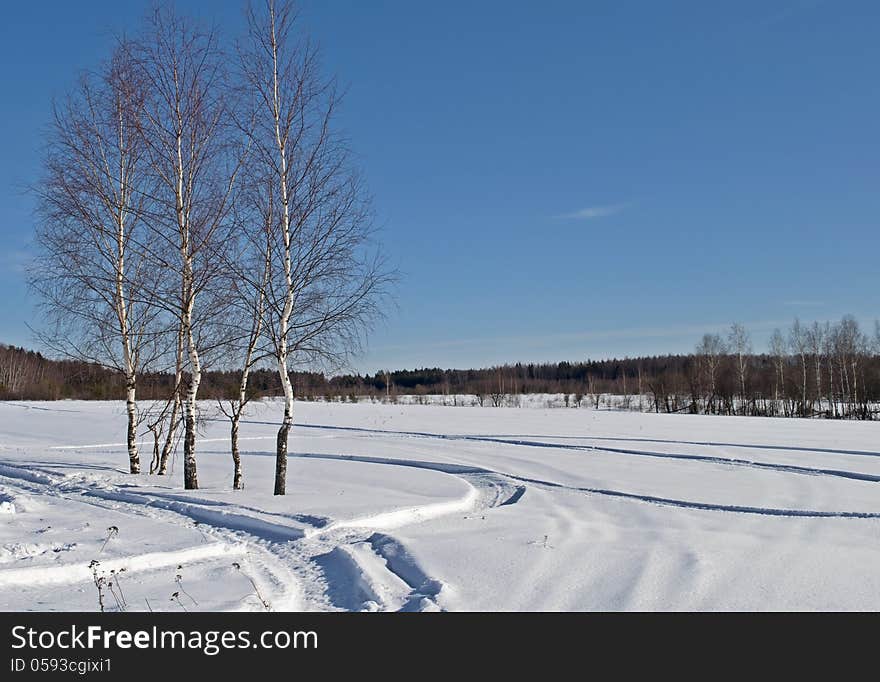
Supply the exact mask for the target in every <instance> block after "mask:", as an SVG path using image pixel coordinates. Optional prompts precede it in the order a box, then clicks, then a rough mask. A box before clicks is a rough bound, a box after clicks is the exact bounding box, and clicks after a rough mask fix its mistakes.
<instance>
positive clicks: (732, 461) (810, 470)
mask: <svg viewBox="0 0 880 682" xmlns="http://www.w3.org/2000/svg"><path fill="white" fill-rule="evenodd" d="M297 426H300V427H304V428H314V429H339V430H344V431H365V432H369V433H374V432H375V433H388V434H391V435H396V436H408V437H412V438H436V439H439V440H451V441H472V442H478V443H496V444H500V445H514V446H521V447H531V448H548V449H552V450H575V451H585V452H608V453H612V454H619V455H631V456H634V457H653V458H657V459H674V460H687V461H695V462H701V463H705V464H722V465H728V466H738V467H746V468H751V469H763V470H765V471H777V472H781V473H788V474H798V475H807V476H831V477H834V478H845V479H850V480H856V481H865V482H868V483H877V482H880V475H877V474H867V473H863V472H860V471H848V470H845V469H826V468H817V467H806V466H799V465H796V464H774V463H772V462H756V461H754V460H749V459H738V458H733V457H718V456H712V455H692V454H685V453H675V452H655V451H653V450H632V449H628V448H613V447H608V446H603V445H569V444H566V443H548V442H546V441H538V440H522V439H508V438H500V437H496V436H478V435H446V434H442V433H427V432H420V431H383V430H381V429H367V428H364V427H346V426H319V425H308V424H297ZM584 440H591V439H590V438H589V437H584ZM603 440H604V439H603ZM609 440H612V439H609ZM670 442H677V441H670ZM681 443H682V444H694V445H706V446H708V445H711V444H710V443H696V442H694V443H691V442H690V441H681ZM739 447H752V446H739ZM766 447H767V449H777V448H776V446H766ZM778 449H782V450H809V451H812V450H815V451H819V452H833V453H835V454H860V455H880V453H870V452H867V451H843V450H822V449H821V448H797V447H793V448H782V447H779V448H778Z"/></svg>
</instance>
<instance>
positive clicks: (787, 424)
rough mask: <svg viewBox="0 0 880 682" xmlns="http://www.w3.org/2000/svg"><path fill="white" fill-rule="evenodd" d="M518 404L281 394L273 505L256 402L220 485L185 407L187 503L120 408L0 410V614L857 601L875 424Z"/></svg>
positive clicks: (873, 472) (874, 557)
mask: <svg viewBox="0 0 880 682" xmlns="http://www.w3.org/2000/svg"><path fill="white" fill-rule="evenodd" d="M402 402H405V401H402ZM539 404H542V403H534V401H532V403H530V406H529V407H522V408H515V407H502V408H491V407H483V408H480V407H470V406H469V407H443V406H439V405H418V404H398V405H385V404H379V403H370V402H361V403H360V404H340V403H322V402H316V403H308V402H303V403H297V405H296V412H295V415H294V416H295V421H296V426H295V428H294V429H293V431H292V432H291V459H290V462H289V468H288V494H287V495H286V496H284V497H275V496H273V495H272V494H271V493H272V481H273V476H274V440H275V432H276V429H277V426H276V424H277V422H278V418H279V416H280V405H279V404H278V403H273V402H265V403H259V404H255V405H253V406H252V409H250V411H249V413H248V414H247V415H246V423H244V424H242V430H241V437H242V440H241V448H242V457H243V466H244V475H245V490H243V491H232V490H231V474H232V463H231V457H230V455H229V448H228V440H227V434H228V431H229V424H228V421H225V420H224V419H223V418H222V417H220V418H218V417H217V415H216V413H215V412H214V411H213V409H214V408H213V407H212V405H210V404H208V403H205V404H204V405H202V406H201V409H202V413H203V416H204V417H205V419H204V420H203V429H202V431H203V433H201V434H200V438H199V441H198V446H197V449H198V455H197V457H198V463H199V480H200V484H201V486H202V488H201V489H200V490H196V491H184V490H183V489H182V466H181V464H182V461H181V458H180V457H179V456H178V458H177V461H176V462H175V463H174V470H173V473H172V475H170V476H167V477H159V476H149V475H146V474H142V475H139V476H131V475H129V474H127V473H126V469H127V455H126V451H125V446H124V443H123V442H122V441H123V434H124V427H125V418H124V404H123V403H114V402H75V401H64V402H57V403H2V404H0V609H4V610H12V611H19V610H95V609H96V608H98V598H97V595H98V593H97V589H96V586H95V584H94V579H95V578H96V577H99V578H100V577H104V578H105V580H106V581H108V582H110V583H112V587H113V590H112V592H111V590H110V589H109V588H108V587H105V588H104V601H105V606H106V607H107V609H108V610H116V609H119V608H125V609H126V610H147V609H151V610H154V611H164V610H178V611H179V610H182V609H186V610H188V611H191V610H237V609H242V610H262V609H264V608H267V606H268V608H271V609H272V610H340V609H341V610H363V611H377V610H417V611H431V610H593V609H602V610H631V609H633V610H738V609H747V610H766V609H772V610H791V609H796V610H813V609H817V610H839V609H843V610H878V609H880V543H878V540H880V495H878V491H880V488H878V483H880V451H877V449H876V445H875V443H876V442H877V436H878V433H880V426H878V425H877V424H875V423H862V422H830V421H811V420H798V419H791V420H788V419H769V418H744V417H707V416H691V415H663V414H639V413H634V412H616V411H605V410H593V409H585V408H580V409H565V408H561V407H559V408H555V409H546V408H542V407H539V406H538V405H539ZM149 451H150V445H149V444H147V443H144V449H143V451H142V456H144V457H147V456H148V455H149ZM113 527H115V528H117V529H118V532H113V531H112V530H110V529H111V528H113ZM93 562H97V564H95V563H93ZM174 593H177V595H178V597H177V598H174V597H173V596H172V595H173V594H174Z"/></svg>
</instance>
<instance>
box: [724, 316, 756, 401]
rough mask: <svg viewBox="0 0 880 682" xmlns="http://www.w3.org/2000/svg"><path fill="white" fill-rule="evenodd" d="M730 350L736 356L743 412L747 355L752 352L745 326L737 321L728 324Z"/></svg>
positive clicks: (745, 397)
mask: <svg viewBox="0 0 880 682" xmlns="http://www.w3.org/2000/svg"><path fill="white" fill-rule="evenodd" d="M728 342H729V343H730V350H731V351H732V352H733V354H734V355H735V356H736V370H737V377H738V379H739V388H740V398H741V400H742V411H743V414H745V412H746V401H747V391H746V381H747V380H748V371H749V356H750V355H751V353H752V341H751V338H750V337H749V333H748V331H746V328H745V327H744V326H743V325H741V324H740V323H739V322H734V323H733V324H732V325H731V326H730V333H729V335H728Z"/></svg>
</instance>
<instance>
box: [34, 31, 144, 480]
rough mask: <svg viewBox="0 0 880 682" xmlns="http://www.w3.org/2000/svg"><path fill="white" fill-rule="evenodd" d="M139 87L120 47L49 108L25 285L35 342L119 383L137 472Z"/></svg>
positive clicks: (141, 209) (140, 343)
mask: <svg viewBox="0 0 880 682" xmlns="http://www.w3.org/2000/svg"><path fill="white" fill-rule="evenodd" d="M144 98H145V84H144V82H143V80H142V79H141V78H140V77H139V74H138V73H137V70H136V68H135V64H134V61H133V59H132V53H131V49H130V45H129V44H127V43H124V42H123V43H120V44H119V45H118V46H117V48H116V50H115V52H114V54H113V56H112V57H111V59H110V60H109V62H108V63H107V64H105V65H104V66H103V67H102V68H101V69H100V70H99V71H98V72H97V73H94V74H87V75H84V76H83V77H82V78H81V79H80V82H79V86H78V88H77V89H76V91H75V92H74V93H73V94H72V95H71V96H70V97H68V98H67V99H66V100H65V101H63V102H62V103H60V104H58V105H56V106H55V108H54V115H53V118H52V123H51V131H50V136H49V143H48V146H47V152H46V157H45V162H44V167H45V177H44V180H43V182H42V183H41V184H40V185H39V186H38V187H37V188H36V194H37V196H38V199H39V209H38V210H39V215H40V221H39V222H38V224H37V229H36V243H37V245H38V248H39V254H38V257H37V259H36V262H35V263H34V265H33V267H32V272H31V284H32V286H33V287H34V289H35V290H36V292H37V293H38V295H39V296H40V298H41V300H42V303H43V307H44V310H45V312H46V314H47V320H46V322H47V325H46V329H45V330H44V331H43V332H42V334H41V338H42V340H43V342H44V343H45V344H46V345H47V346H49V347H50V348H52V349H53V350H55V351H57V352H60V353H62V354H63V355H65V356H68V357H72V358H76V359H80V360H86V361H90V362H96V363H99V364H101V365H103V366H105V367H109V368H111V369H114V370H116V371H118V372H119V373H120V374H121V375H122V376H123V378H124V381H125V406H126V414H127V420H128V426H127V429H126V442H127V447H128V459H129V470H130V472H131V473H133V474H136V473H139V472H140V468H141V467H140V456H139V453H138V444H137V427H138V423H139V416H138V405H137V385H138V376H139V374H140V372H141V371H142V370H143V368H144V367H146V366H148V365H149V364H150V362H151V361H152V360H153V359H154V356H153V351H154V349H155V345H154V343H153V341H155V337H154V334H155V329H154V326H153V323H154V322H155V321H156V316H157V314H156V310H155V308H154V306H153V305H152V301H151V299H150V295H149V293H148V292H150V291H151V290H152V289H153V288H154V286H153V285H154V284H155V280H154V273H153V271H152V270H151V268H150V267H149V266H148V264H147V260H146V258H145V256H144V249H145V248H146V245H147V244H148V243H149V241H150V239H149V237H148V235H146V234H145V225H144V220H145V214H146V212H147V211H148V210H149V208H150V201H149V200H148V193H147V192H146V183H147V179H146V172H145V166H146V163H145V148H144V143H143V139H142V138H141V136H140V134H139V130H140V123H141V121H140V114H141V112H142V106H143V102H144Z"/></svg>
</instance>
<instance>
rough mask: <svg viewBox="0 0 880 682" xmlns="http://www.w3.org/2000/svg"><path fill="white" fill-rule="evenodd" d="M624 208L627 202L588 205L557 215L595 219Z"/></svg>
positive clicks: (571, 218)
mask: <svg viewBox="0 0 880 682" xmlns="http://www.w3.org/2000/svg"><path fill="white" fill-rule="evenodd" d="M624 208H626V204H611V205H609V206H587V207H586V208H582V209H580V210H578V211H573V212H571V213H563V214H562V215H559V216H556V217H557V218H562V219H565V220H594V219H596V218H605V217H607V216H610V215H614V214H615V213H620V212H621V211H622V210H623V209H624Z"/></svg>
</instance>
